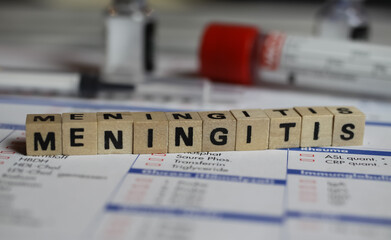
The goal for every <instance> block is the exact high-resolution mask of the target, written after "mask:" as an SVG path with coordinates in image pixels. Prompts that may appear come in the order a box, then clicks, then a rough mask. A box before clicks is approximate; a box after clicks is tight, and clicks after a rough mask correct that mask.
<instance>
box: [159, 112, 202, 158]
mask: <svg viewBox="0 0 391 240" xmlns="http://www.w3.org/2000/svg"><path fill="white" fill-rule="evenodd" d="M166 116H167V119H168V121H169V122H168V152H169V153H179V152H201V147H202V145H201V140H202V121H201V118H200V116H199V115H198V113H196V112H173V113H171V112H170V113H166Z"/></svg>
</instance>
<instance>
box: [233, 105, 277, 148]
mask: <svg viewBox="0 0 391 240" xmlns="http://www.w3.org/2000/svg"><path fill="white" fill-rule="evenodd" d="M231 113H232V115H234V117H235V118H236V148H235V150H237V151H246V150H263V149H267V148H268V147H269V124H270V119H269V117H268V116H267V115H266V113H265V112H264V111H262V110H260V109H243V110H231Z"/></svg>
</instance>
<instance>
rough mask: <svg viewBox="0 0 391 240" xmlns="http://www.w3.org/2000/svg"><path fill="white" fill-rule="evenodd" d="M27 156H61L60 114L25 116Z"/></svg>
mask: <svg viewBox="0 0 391 240" xmlns="http://www.w3.org/2000/svg"><path fill="white" fill-rule="evenodd" d="M26 153H27V155H30V156H34V155H58V154H62V131H61V115H60V114H27V117H26Z"/></svg>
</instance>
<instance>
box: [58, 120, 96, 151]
mask: <svg viewBox="0 0 391 240" xmlns="http://www.w3.org/2000/svg"><path fill="white" fill-rule="evenodd" d="M62 139H63V140H62V143H63V144H62V149H63V154H64V155H87V154H97V152H98V151H97V145H98V144H97V121H96V113H63V114H62Z"/></svg>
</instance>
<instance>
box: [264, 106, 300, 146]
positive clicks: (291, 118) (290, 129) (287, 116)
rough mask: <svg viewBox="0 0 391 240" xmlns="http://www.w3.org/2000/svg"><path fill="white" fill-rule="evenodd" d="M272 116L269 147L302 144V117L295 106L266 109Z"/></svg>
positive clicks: (270, 116)
mask: <svg viewBox="0 0 391 240" xmlns="http://www.w3.org/2000/svg"><path fill="white" fill-rule="evenodd" d="M264 111H265V112H266V114H267V115H268V116H269V118H270V133H269V148H270V149H275V148H292V147H299V146H300V133H301V117H300V115H299V114H298V113H297V112H296V111H295V110H294V109H293V108H286V109H266V110H264Z"/></svg>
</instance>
